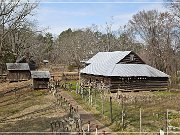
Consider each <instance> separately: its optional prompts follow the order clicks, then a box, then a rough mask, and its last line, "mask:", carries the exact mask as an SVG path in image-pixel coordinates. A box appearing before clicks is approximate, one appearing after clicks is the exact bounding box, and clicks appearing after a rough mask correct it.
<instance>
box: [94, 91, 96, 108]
mask: <svg viewBox="0 0 180 135" xmlns="http://www.w3.org/2000/svg"><path fill="white" fill-rule="evenodd" d="M94 100H95V102H94V103H95V107H96V88H95V93H94Z"/></svg>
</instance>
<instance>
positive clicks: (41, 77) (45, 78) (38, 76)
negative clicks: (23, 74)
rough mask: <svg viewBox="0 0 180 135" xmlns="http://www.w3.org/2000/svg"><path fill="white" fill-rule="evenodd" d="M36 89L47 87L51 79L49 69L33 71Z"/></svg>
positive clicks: (32, 75)
mask: <svg viewBox="0 0 180 135" xmlns="http://www.w3.org/2000/svg"><path fill="white" fill-rule="evenodd" d="M31 77H32V79H33V88H34V89H47V88H48V83H49V79H50V77H51V76H50V73H49V71H31Z"/></svg>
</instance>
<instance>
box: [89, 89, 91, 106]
mask: <svg viewBox="0 0 180 135" xmlns="http://www.w3.org/2000/svg"><path fill="white" fill-rule="evenodd" d="M89 104H91V90H90V87H89Z"/></svg>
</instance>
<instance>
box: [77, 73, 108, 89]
mask: <svg viewBox="0 0 180 135" xmlns="http://www.w3.org/2000/svg"><path fill="white" fill-rule="evenodd" d="M80 80H81V83H82V84H83V85H89V84H90V83H91V84H92V85H93V87H101V86H102V85H104V86H105V87H106V86H109V84H110V78H108V77H103V76H94V75H87V74H81V76H80Z"/></svg>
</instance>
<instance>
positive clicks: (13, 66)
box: [6, 63, 31, 82]
mask: <svg viewBox="0 0 180 135" xmlns="http://www.w3.org/2000/svg"><path fill="white" fill-rule="evenodd" d="M6 67H7V70H8V74H7V79H8V81H9V82H17V81H26V80H29V79H30V78H31V73H30V69H29V65H28V63H6Z"/></svg>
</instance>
